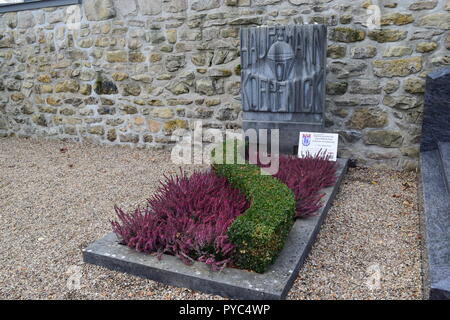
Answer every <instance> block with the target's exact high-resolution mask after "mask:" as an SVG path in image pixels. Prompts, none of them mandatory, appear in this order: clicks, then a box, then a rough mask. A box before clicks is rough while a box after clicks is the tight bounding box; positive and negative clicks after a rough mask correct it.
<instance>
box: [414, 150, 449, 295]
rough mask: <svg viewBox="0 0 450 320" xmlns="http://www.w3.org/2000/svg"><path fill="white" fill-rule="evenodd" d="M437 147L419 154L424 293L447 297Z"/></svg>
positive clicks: (445, 224) (445, 221) (444, 204)
mask: <svg viewBox="0 0 450 320" xmlns="http://www.w3.org/2000/svg"><path fill="white" fill-rule="evenodd" d="M443 160H444V159H442V158H441V154H440V152H439V150H431V151H424V152H421V153H420V171H421V172H420V184H421V187H420V190H421V193H422V194H421V195H420V197H419V198H421V213H422V215H423V217H422V234H423V238H424V244H425V245H424V248H423V251H424V252H423V253H424V255H423V267H424V271H425V272H424V296H425V298H427V299H430V300H443V299H445V300H449V299H450V247H449V246H448V243H449V238H450V236H449V233H448V232H449V230H450V195H449V193H448V192H447V188H446V184H445V179H446V178H445V174H444V172H443V170H442V169H443V167H442V161H443Z"/></svg>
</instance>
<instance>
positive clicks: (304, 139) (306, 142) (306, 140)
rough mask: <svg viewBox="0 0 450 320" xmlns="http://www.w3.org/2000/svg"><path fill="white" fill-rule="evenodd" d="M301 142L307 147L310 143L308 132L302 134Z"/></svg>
mask: <svg viewBox="0 0 450 320" xmlns="http://www.w3.org/2000/svg"><path fill="white" fill-rule="evenodd" d="M302 144H303V146H305V147H307V146H309V145H310V144H311V135H310V134H302Z"/></svg>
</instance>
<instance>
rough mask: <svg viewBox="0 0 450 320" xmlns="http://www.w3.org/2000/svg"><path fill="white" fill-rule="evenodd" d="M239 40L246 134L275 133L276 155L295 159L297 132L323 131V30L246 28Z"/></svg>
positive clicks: (319, 27)
mask: <svg viewBox="0 0 450 320" xmlns="http://www.w3.org/2000/svg"><path fill="white" fill-rule="evenodd" d="M240 36H241V69H242V71H241V86H242V89H241V98H242V109H243V127H244V130H247V129H256V130H259V129H268V131H269V134H270V131H271V130H272V129H279V134H280V152H281V153H284V154H296V153H297V148H298V141H299V132H300V131H313V132H318V131H323V126H324V109H325V75H326V49H327V29H326V26H324V25H317V24H315V25H287V26H267V27H249V28H241V34H240ZM268 141H270V139H269V140H268Z"/></svg>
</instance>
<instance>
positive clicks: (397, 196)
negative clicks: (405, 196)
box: [392, 193, 401, 198]
mask: <svg viewBox="0 0 450 320" xmlns="http://www.w3.org/2000/svg"><path fill="white" fill-rule="evenodd" d="M392 198H401V195H400V194H396V193H394V194H393V195H392Z"/></svg>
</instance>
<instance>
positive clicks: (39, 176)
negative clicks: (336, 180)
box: [0, 138, 422, 299]
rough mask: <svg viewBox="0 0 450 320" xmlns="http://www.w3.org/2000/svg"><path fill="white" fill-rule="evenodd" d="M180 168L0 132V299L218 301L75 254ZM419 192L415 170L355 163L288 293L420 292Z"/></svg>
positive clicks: (388, 295) (158, 156)
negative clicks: (357, 166)
mask: <svg viewBox="0 0 450 320" xmlns="http://www.w3.org/2000/svg"><path fill="white" fill-rule="evenodd" d="M193 168H194V166H190V167H189V168H187V170H192V169H193ZM177 170H178V168H177V166H176V165H173V164H172V163H171V162H170V159H169V153H168V152H167V151H155V150H144V149H132V148H124V147H105V146H95V145H89V144H83V145H82V144H76V143H68V142H61V141H52V140H50V141H45V140H35V139H18V138H2V139H0V243H1V247H2V248H1V250H0V299H220V297H217V296H210V295H206V294H202V293H199V292H194V291H191V290H188V289H180V288H175V287H171V286H166V285H162V284H159V283H156V282H153V281H150V280H145V279H141V278H137V277H133V276H128V275H125V274H121V273H118V272H113V271H109V270H106V269H103V268H100V267H95V266H91V265H86V264H84V263H83V262H82V257H81V248H83V247H86V246H87V245H88V244H89V243H91V242H92V241H95V240H96V239H98V238H99V237H101V236H103V235H104V234H106V233H108V232H109V231H110V224H109V221H110V219H112V218H114V211H113V205H114V204H118V205H119V206H122V207H125V208H132V207H133V206H134V205H136V204H137V203H140V202H142V201H143V200H144V199H146V198H147V197H149V195H150V194H151V193H152V192H153V191H154V190H155V188H156V187H157V186H158V181H159V180H160V179H161V178H162V177H163V174H171V173H174V172H176V171H177ZM416 189H417V186H416V175H415V174H413V173H397V172H392V171H380V170H378V171H377V170H371V169H352V170H351V171H350V172H349V174H348V175H347V177H346V178H345V181H344V184H343V185H342V187H341V190H340V192H339V194H338V197H337V199H336V201H335V205H334V207H333V208H332V210H331V211H330V212H329V216H328V218H327V220H326V222H325V224H324V226H323V227H322V230H321V232H320V234H319V238H318V241H317V242H316V244H315V245H314V247H313V249H312V252H311V254H310V256H309V258H308V260H307V262H306V264H305V267H304V268H303V270H301V271H300V275H299V277H298V279H297V281H296V282H295V284H294V286H293V288H292V289H291V291H290V293H289V296H288V298H290V299H420V298H422V296H421V281H422V280H421V265H420V246H421V239H420V232H419V215H418V211H417V199H416V195H417V190H416ZM367 268H372V269H370V270H367ZM378 269H379V270H380V279H381V281H380V286H377V281H374V282H372V283H374V285H372V286H370V288H369V287H368V285H367V281H368V279H373V278H374V276H375V275H376V273H377V270H378ZM78 280H80V285H81V287H80V288H78V289H77V287H76V286H75V287H74V284H77V281H78Z"/></svg>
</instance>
